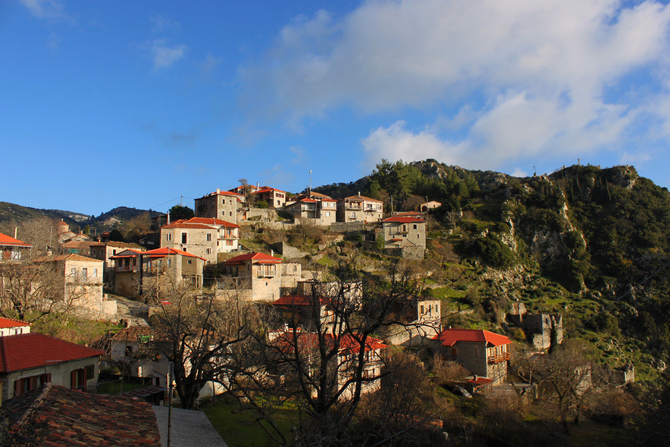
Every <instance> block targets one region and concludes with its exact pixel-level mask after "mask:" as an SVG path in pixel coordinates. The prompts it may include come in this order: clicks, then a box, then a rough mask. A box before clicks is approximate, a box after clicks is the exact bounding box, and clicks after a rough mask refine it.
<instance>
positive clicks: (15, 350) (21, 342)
mask: <svg viewBox="0 0 670 447" xmlns="http://www.w3.org/2000/svg"><path fill="white" fill-rule="evenodd" d="M102 354H104V352H103V351H100V350H98V349H92V348H87V347H85V346H80V345H77V344H74V343H70V342H67V341H64V340H60V339H58V338H54V337H49V336H48V335H44V334H39V333H30V334H22V335H10V336H7V337H0V381H1V382H2V384H3V386H2V398H3V400H5V399H9V398H12V397H15V396H19V395H21V394H23V393H26V392H28V391H30V390H32V389H35V388H37V387H39V386H42V385H45V384H46V383H48V382H51V383H53V384H54V385H61V386H65V387H68V388H70V389H76V390H83V391H87V389H88V387H90V386H95V384H96V382H97V379H98V363H99V361H100V356H101V355H102Z"/></svg>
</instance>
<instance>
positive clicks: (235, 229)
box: [186, 217, 240, 253]
mask: <svg viewBox="0 0 670 447" xmlns="http://www.w3.org/2000/svg"><path fill="white" fill-rule="evenodd" d="M186 222H190V223H199V224H203V225H209V226H211V227H212V228H214V229H216V231H217V236H216V252H217V253H229V252H231V251H237V250H238V249H239V246H238V242H239V240H240V226H239V225H237V224H234V223H231V222H227V221H225V220H221V219H214V218H212V217H193V218H191V219H189V220H187V221H186Z"/></svg>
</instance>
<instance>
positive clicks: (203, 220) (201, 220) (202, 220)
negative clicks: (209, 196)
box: [186, 217, 240, 228]
mask: <svg viewBox="0 0 670 447" xmlns="http://www.w3.org/2000/svg"><path fill="white" fill-rule="evenodd" d="M186 222H188V223H198V224H206V225H219V226H222V227H226V228H240V226H239V225H237V224H234V223H231V222H228V221H226V220H221V219H217V218H215V217H192V218H190V219H189V220H187V221H186Z"/></svg>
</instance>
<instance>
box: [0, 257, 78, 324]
mask: <svg viewBox="0 0 670 447" xmlns="http://www.w3.org/2000/svg"><path fill="white" fill-rule="evenodd" d="M89 287H90V285H89V283H88V282H87V281H86V280H82V279H81V278H79V277H78V276H75V277H69V276H67V273H66V272H65V271H64V267H63V264H62V263H59V262H56V261H53V262H52V261H49V260H48V259H47V260H45V261H43V262H2V263H0V315H2V316H3V317H7V318H18V319H20V320H24V321H28V322H35V321H38V320H40V319H42V318H43V317H45V316H46V315H49V314H51V313H56V312H59V313H66V312H68V311H69V310H70V309H71V308H72V306H73V303H76V302H77V300H79V299H81V298H84V297H85V296H86V295H87V294H88V293H89V292H90V291H89Z"/></svg>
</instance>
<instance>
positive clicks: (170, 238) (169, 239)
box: [165, 233, 172, 241]
mask: <svg viewBox="0 0 670 447" xmlns="http://www.w3.org/2000/svg"><path fill="white" fill-rule="evenodd" d="M165 240H168V241H171V240H172V234H170V233H168V234H166V235H165Z"/></svg>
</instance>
